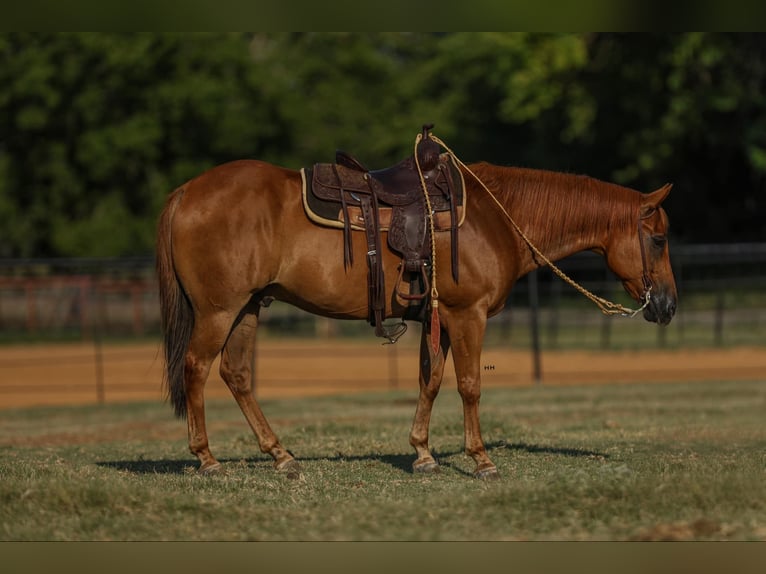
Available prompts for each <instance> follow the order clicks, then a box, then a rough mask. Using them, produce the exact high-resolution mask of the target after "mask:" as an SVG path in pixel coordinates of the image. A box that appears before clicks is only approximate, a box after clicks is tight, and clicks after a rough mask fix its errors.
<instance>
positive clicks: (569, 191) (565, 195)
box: [480, 166, 640, 273]
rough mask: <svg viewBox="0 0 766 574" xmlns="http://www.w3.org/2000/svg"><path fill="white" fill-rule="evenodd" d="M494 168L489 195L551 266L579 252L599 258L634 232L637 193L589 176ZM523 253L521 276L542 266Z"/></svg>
mask: <svg viewBox="0 0 766 574" xmlns="http://www.w3.org/2000/svg"><path fill="white" fill-rule="evenodd" d="M492 167H493V168H494V169H495V170H499V173H496V174H493V176H491V177H490V179H494V180H495V185H494V186H492V185H489V184H488V185H489V187H490V189H491V190H493V191H495V193H496V197H497V198H498V200H499V201H500V202H501V204H503V206H504V207H505V209H506V211H507V212H508V213H509V215H510V216H511V217H512V218H513V219H514V221H516V223H517V224H518V225H519V227H520V228H521V229H522V231H523V232H524V234H525V235H526V236H527V237H528V239H529V240H530V241H531V242H532V244H533V245H535V247H537V248H538V249H539V250H540V251H541V252H542V253H543V254H544V255H545V256H546V257H547V258H548V259H550V260H551V261H557V260H559V259H563V258H565V257H568V256H569V255H573V254H574V253H579V252H580V251H588V250H590V251H596V252H599V253H602V254H603V253H605V252H606V251H607V250H608V248H609V243H610V241H611V240H612V238H613V237H614V236H615V235H616V234H619V233H621V230H627V229H629V228H630V229H632V227H633V226H635V217H636V214H637V212H638V205H639V201H640V194H639V193H638V192H635V191H633V190H630V189H628V188H625V187H621V186H619V185H615V184H611V183H607V182H603V181H599V180H597V179H594V178H591V177H587V176H579V175H572V174H566V173H556V172H549V171H542V170H530V169H520V168H497V167H494V166H492ZM480 177H482V176H480ZM482 179H483V178H482ZM485 183H486V182H485ZM512 233H513V235H515V236H516V237H517V238H518V240H519V241H521V242H522V243H523V239H521V238H520V237H518V233H516V231H513V230H512ZM521 253H522V254H523V255H522V257H523V261H522V273H527V272H529V271H531V270H532V269H535V268H537V267H539V266H541V265H543V264H544V263H543V262H542V261H540V260H539V258H538V257H537V256H535V255H534V254H533V253H532V251H531V250H530V249H526V248H523V247H522V249H521Z"/></svg>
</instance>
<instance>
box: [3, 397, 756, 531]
mask: <svg viewBox="0 0 766 574" xmlns="http://www.w3.org/2000/svg"><path fill="white" fill-rule="evenodd" d="M414 398H415V392H414V391H411V392H396V393H379V394H365V395H352V396H345V397H328V398H315V399H301V400H282V401H264V402H263V405H262V406H263V408H264V411H265V412H266V415H267V416H268V417H269V419H270V421H271V423H272V426H273V427H274V428H275V430H276V431H277V433H278V434H279V435H280V437H281V439H282V441H283V443H284V444H285V446H286V447H287V448H289V449H290V450H291V451H293V452H294V453H295V455H296V456H297V457H298V458H299V459H300V460H301V461H302V464H303V475H302V478H301V479H298V480H289V479H287V478H286V477H285V476H282V475H279V474H277V473H276V472H275V471H273V469H272V467H271V461H270V460H269V459H268V458H266V457H264V456H263V455H261V454H260V453H259V452H258V450H257V446H256V443H255V440H254V438H253V437H252V435H251V434H250V432H249V429H248V428H247V426H246V424H245V422H244V419H243V417H242V415H241V413H240V412H239V411H238V409H237V407H236V405H235V404H234V401H233V400H231V401H228V400H227V401H210V402H209V403H208V409H207V414H208V422H209V431H210V438H211V448H212V449H213V452H214V454H216V455H217V456H218V457H219V459H220V460H221V461H222V462H224V468H225V471H224V472H223V473H221V474H219V475H216V476H199V475H197V474H196V473H195V472H194V469H195V467H196V461H195V460H194V459H193V457H191V455H189V454H188V451H187V450H186V436H185V435H186V430H185V424H184V423H182V422H181V421H177V420H175V419H173V418H172V415H171V412H170V408H169V407H167V406H166V405H161V404H126V405H109V406H105V407H77V408H74V407H73V408H38V409H23V410H4V411H0V454H1V455H2V458H1V459H0V539H2V540H197V539H206V540H497V539H501V540H518V539H527V540H529V539H532V540H549V539H557V540H558V539H564V540H630V539H694V540H730V539H734V540H753V539H761V540H762V539H764V538H766V425H765V424H764V420H765V419H764V414H766V384H764V383H750V382H749V383H718V384H708V383H694V384H667V385H660V384H655V385H626V386H583V387H567V388H524V389H502V390H487V391H485V392H484V394H483V398H482V409H481V414H482V425H483V431H484V438H485V440H486V442H487V445H488V449H489V454H490V456H491V457H492V458H493V460H494V461H495V463H496V464H497V466H498V469H499V471H500V473H501V479H500V480H499V481H495V482H482V481H479V480H475V479H473V478H472V477H471V476H470V475H471V472H472V471H473V462H472V461H471V460H470V459H469V458H468V457H466V456H465V455H464V454H463V453H462V440H463V439H462V412H461V407H460V401H459V397H458V396H457V393H456V392H455V391H454V389H444V390H443V392H442V395H441V396H440V397H439V399H438V401H437V403H436V408H435V411H434V417H433V421H432V445H433V447H434V450H435V452H436V455H437V458H438V459H439V460H440V462H441V464H442V471H441V473H440V474H437V475H431V476H419V475H414V474H412V472H411V470H410V466H411V463H412V460H413V459H414V454H413V453H412V452H411V449H410V447H409V444H408V442H407V437H408V433H409V427H410V423H411V420H412V416H413V414H414V404H413V400H414Z"/></svg>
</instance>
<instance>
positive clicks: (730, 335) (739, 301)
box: [0, 243, 766, 349]
mask: <svg viewBox="0 0 766 574" xmlns="http://www.w3.org/2000/svg"><path fill="white" fill-rule="evenodd" d="M672 258H673V269H674V272H675V275H676V281H677V284H678V291H679V308H678V313H677V315H676V318H675V319H674V321H673V323H672V324H671V325H670V326H668V327H658V326H656V325H652V324H647V323H644V322H643V321H641V320H640V318H636V319H633V320H626V319H622V318H614V317H605V316H603V315H601V314H600V313H599V312H598V310H597V309H596V308H595V307H593V305H592V304H591V303H590V302H589V301H587V300H586V299H584V298H582V297H581V296H580V295H579V294H578V293H576V292H575V291H574V290H572V289H571V288H570V287H568V286H567V285H565V284H564V283H563V282H561V281H560V280H559V279H558V278H556V277H554V276H553V275H552V273H550V271H548V270H545V269H541V270H539V271H538V272H536V275H535V276H527V277H526V278H523V279H522V280H521V281H519V283H518V284H517V285H516V287H515V288H514V290H513V292H512V294H511V296H510V297H509V299H508V302H507V305H506V308H505V310H504V311H503V312H502V313H501V314H499V315H498V316H496V317H493V318H492V319H491V320H490V323H489V327H488V333H487V344H489V345H493V344H507V343H508V342H513V343H514V345H515V346H522V347H524V346H530V345H532V329H530V326H531V325H533V323H534V321H533V317H532V316H531V315H532V311H531V307H530V300H531V299H532V300H535V299H536V300H537V301H538V305H537V307H536V309H535V315H536V323H537V325H538V334H539V341H540V345H541V347H542V348H543V349H560V348H598V349H621V348H625V347H626V346H627V347H649V348H651V347H668V346H669V347H685V346H706V345H708V346H731V345H762V344H764V343H766V243H764V244H760V243H759V244H733V245H731V244H730V245H726V244H724V245H687V246H680V247H678V248H676V249H675V251H674V253H673V256H672ZM560 266H561V268H562V269H563V270H564V271H565V272H566V273H568V274H569V275H571V276H572V277H573V278H574V279H575V280H577V281H578V282H580V283H581V284H582V285H583V286H584V287H586V288H587V289H589V290H591V291H593V292H595V293H597V294H599V295H602V296H604V297H607V298H611V299H615V300H618V301H621V302H624V303H626V304H631V303H632V302H631V301H630V300H629V299H628V298H627V295H625V293H624V292H623V291H622V287H621V285H620V283H619V281H618V280H617V279H616V278H615V277H614V276H613V275H612V274H611V273H610V272H608V270H606V267H605V265H604V262H603V259H602V258H601V257H598V256H596V255H593V254H587V253H585V254H579V255H576V256H573V257H570V258H568V259H566V260H564V261H563V262H561V264H560ZM532 280H534V281H532ZM531 285H534V293H532V291H533V290H532V289H530V286H531ZM261 326H262V329H263V331H264V332H265V334H266V336H272V337H314V336H319V337H322V338H332V337H359V336H363V335H364V334H366V333H367V334H370V333H371V329H370V328H369V326H368V325H367V324H366V323H364V322H361V321H353V322H347V321H337V320H331V319H324V318H321V317H316V316H314V315H311V314H309V313H306V312H303V311H301V310H300V309H297V308H295V307H291V306H289V305H284V304H280V303H279V302H275V303H274V304H272V306H271V307H269V308H268V309H265V310H264V311H263V313H262V316H261ZM159 334H160V316H159V300H158V296H157V285H156V280H155V276H154V262H153V260H152V259H151V258H132V259H48V260H43V259H32V260H19V259H16V260H0V342H6V343H8V342H11V343H12V342H26V341H67V340H69V341H92V340H130V339H146V338H156V337H158V336H159Z"/></svg>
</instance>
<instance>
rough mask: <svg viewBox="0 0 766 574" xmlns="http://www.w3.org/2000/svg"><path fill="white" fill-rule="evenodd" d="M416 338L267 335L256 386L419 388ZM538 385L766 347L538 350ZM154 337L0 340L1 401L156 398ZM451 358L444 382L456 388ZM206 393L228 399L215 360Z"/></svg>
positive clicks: (669, 374)
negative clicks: (98, 343)
mask: <svg viewBox="0 0 766 574" xmlns="http://www.w3.org/2000/svg"><path fill="white" fill-rule="evenodd" d="M417 364H418V350H417V347H416V345H415V344H414V343H413V342H410V343H406V342H405V343H399V344H398V345H391V346H381V345H380V343H379V342H377V341H375V340H372V341H361V342H355V341H352V342H343V341H339V340H333V341H265V342H261V343H259V346H258V350H257V362H256V365H257V367H256V393H257V396H258V397H259V398H263V399H271V398H286V397H299V396H312V395H325V394H333V393H335V394H339V393H351V392H359V391H373V390H388V389H402V390H411V391H412V393H413V396H414V395H415V394H416V392H417ZM532 372H533V369H532V356H531V354H530V352H529V351H526V350H506V349H499V348H490V349H485V351H484V353H483V355H482V385H483V388H492V387H509V386H528V385H533V384H534V380H533V375H532ZM542 374H543V379H542V384H544V385H550V386H554V385H572V384H608V383H612V384H614V383H618V384H623V383H639V382H641V383H645V382H658V383H661V382H671V381H708V380H720V381H726V380H764V381H766V347H765V348H757V347H756V348H733V349H697V350H681V351H657V350H651V351H624V352H598V351H588V352H583V351H561V352H551V351H547V352H544V353H543V355H542ZM161 381H162V358H161V354H160V346H159V344H124V345H104V346H103V347H102V348H100V349H99V348H97V347H95V346H94V345H93V344H92V343H81V344H61V345H27V346H6V347H0V408H13V407H26V406H41V405H63V404H93V403H97V402H99V401H100V400H103V402H105V403H110V402H118V401H137V400H148V401H154V400H156V401H161V400H163V393H162V383H161ZM454 388H455V377H454V371H453V370H452V365H451V360H449V361H448V367H447V370H446V371H445V381H444V385H443V389H444V390H446V391H447V392H450V391H454ZM206 396H207V397H229V396H230V395H229V393H228V390H227V389H226V387H225V385H224V384H223V381H222V380H221V378H220V376H219V375H218V364H217V362H216V364H214V365H213V370H212V371H211V376H210V379H209V381H208V385H207V387H206Z"/></svg>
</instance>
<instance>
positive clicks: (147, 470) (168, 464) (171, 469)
mask: <svg viewBox="0 0 766 574" xmlns="http://www.w3.org/2000/svg"><path fill="white" fill-rule="evenodd" d="M486 448H487V450H488V451H490V452H492V451H496V452H499V451H502V450H503V449H505V450H509V451H523V452H528V453H531V454H553V455H558V456H568V457H586V458H594V457H595V458H601V459H607V458H609V455H608V454H606V453H602V452H598V451H592V450H587V449H580V448H568V447H555V446H542V445H536V444H527V443H524V442H519V443H508V442H505V441H494V442H491V443H487V444H486ZM462 453H463V450H462V449H459V450H457V449H448V450H434V452H433V454H434V457H435V458H436V459H437V461H439V464H440V465H441V466H442V467H445V468H450V469H452V470H454V471H455V472H458V473H460V474H465V475H467V476H470V475H471V474H472V473H471V472H469V471H467V470H465V469H464V468H461V467H460V466H459V465H456V464H454V463H453V462H451V461H450V460H448V459H450V458H451V457H453V456H456V455H459V454H462ZM297 459H298V461H299V462H302V461H305V462H314V461H336V462H340V461H351V462H381V463H383V464H386V465H388V466H390V467H391V468H393V469H395V470H398V471H401V472H403V473H406V474H413V470H412V463H413V461H414V460H415V456H414V454H413V453H390V454H385V453H384V454H377V453H376V454H373V453H366V454H345V453H341V452H338V453H336V454H334V455H328V456H300V457H297ZM219 461H220V462H221V463H223V464H226V463H230V464H233V463H239V464H242V463H245V464H247V465H248V466H251V465H258V464H263V463H268V464H271V459H269V458H268V457H266V456H263V457H250V458H237V459H234V458H229V459H219ZM96 465H97V466H100V467H103V468H110V469H113V470H118V471H122V472H129V473H131V474H174V475H178V474H192V473H194V471H195V470H196V468H197V461H196V460H194V459H184V460H168V459H160V460H147V459H144V458H140V459H137V460H113V461H99V462H97V463H96Z"/></svg>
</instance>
